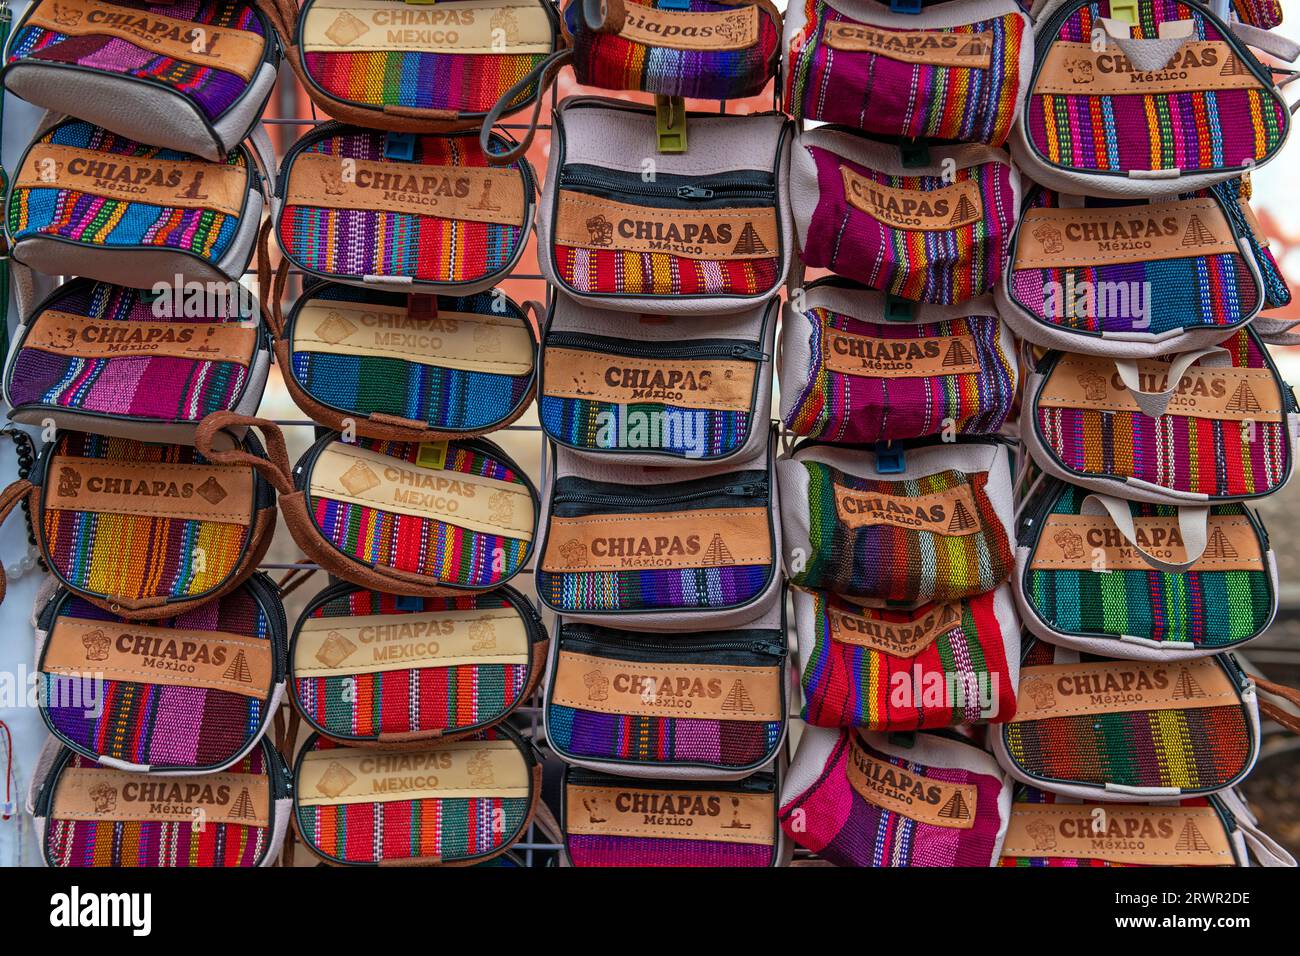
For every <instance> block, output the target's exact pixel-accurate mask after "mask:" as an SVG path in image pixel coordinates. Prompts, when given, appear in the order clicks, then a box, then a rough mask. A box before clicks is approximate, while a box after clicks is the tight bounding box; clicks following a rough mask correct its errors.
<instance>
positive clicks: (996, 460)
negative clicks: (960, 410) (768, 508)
mask: <svg viewBox="0 0 1300 956" xmlns="http://www.w3.org/2000/svg"><path fill="white" fill-rule="evenodd" d="M776 467H777V474H778V477H779V479H780V483H779V487H780V489H781V522H782V526H783V534H782V537H783V539H784V542H785V551H784V552H783V558H784V560H785V568H786V574H787V575H788V576H789V578H790V581H791V583H793V584H795V585H798V586H799V587H803V588H819V589H824V590H827V591H834V592H836V593H837V594H841V595H844V596H846V597H853V598H865V599H869V600H876V601H891V602H895V603H899V604H905V605H912V604H922V603H926V602H930V601H948V602H951V601H957V600H960V599H961V598H966V597H973V596H975V595H977V594H983V593H984V592H985V591H991V590H993V589H994V588H995V587H997V586H998V585H999V584H1001V583H1002V582H1003V581H1005V580H1006V579H1007V577H1008V575H1010V573H1011V568H1012V566H1013V563H1014V557H1015V556H1014V554H1013V551H1012V536H1011V526H1012V521H1011V493H1012V492H1011V465H1010V459H1009V454H1008V449H1007V444H1006V442H1005V441H1003V440H1000V439H996V438H992V437H990V438H969V437H964V436H963V437H961V438H959V439H958V440H957V441H953V442H944V441H932V442H927V441H917V442H900V443H898V444H896V445H891V446H883V445H881V446H876V447H875V448H874V449H873V448H866V447H861V448H848V447H842V446H841V447H837V446H834V445H829V444H825V443H822V442H816V441H812V440H805V441H802V442H800V443H799V444H798V445H796V446H795V448H794V450H793V451H791V452H790V454H789V455H788V456H787V457H785V458H782V459H781V460H780V461H779V462H777V466H776Z"/></svg>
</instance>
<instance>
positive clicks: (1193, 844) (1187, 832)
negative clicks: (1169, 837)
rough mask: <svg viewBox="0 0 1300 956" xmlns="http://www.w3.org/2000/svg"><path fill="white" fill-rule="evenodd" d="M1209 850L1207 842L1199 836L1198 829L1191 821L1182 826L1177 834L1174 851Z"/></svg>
mask: <svg viewBox="0 0 1300 956" xmlns="http://www.w3.org/2000/svg"><path fill="white" fill-rule="evenodd" d="M1209 848H1210V844H1209V841H1207V840H1206V839H1205V837H1204V836H1202V835H1201V831H1200V828H1199V827H1197V825H1196V823H1195V822H1194V821H1192V820H1188V821H1187V822H1186V823H1185V824H1183V829H1182V831H1181V832H1180V833H1179V834H1178V842H1177V843H1175V844H1174V849H1175V850H1191V851H1201V852H1204V851H1205V850H1208V849H1209Z"/></svg>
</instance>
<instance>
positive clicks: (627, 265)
mask: <svg viewBox="0 0 1300 956" xmlns="http://www.w3.org/2000/svg"><path fill="white" fill-rule="evenodd" d="M551 255H552V261H553V262H554V265H555V271H556V274H557V275H558V276H559V278H560V281H561V282H563V283H564V284H565V285H567V286H569V287H570V288H571V289H573V290H574V291H575V292H578V293H588V294H592V295H608V294H623V295H663V296H674V297H677V296H686V295H737V296H757V295H761V294H763V293H765V292H768V291H769V290H771V288H772V287H773V286H774V285H776V281H777V274H778V272H779V271H780V259H779V258H777V257H775V256H773V257H772V258H764V259H727V260H722V261H711V260H705V259H689V258H687V257H685V256H677V255H673V254H672V253H668V252H621V251H619V250H617V249H580V248H578V247H576V246H563V245H556V246H554V247H553V250H552V253H551Z"/></svg>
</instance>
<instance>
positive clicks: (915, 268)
mask: <svg viewBox="0 0 1300 956" xmlns="http://www.w3.org/2000/svg"><path fill="white" fill-rule="evenodd" d="M790 208H791V209H792V211H793V213H794V222H795V230H796V232H797V234H798V238H799V252H800V255H801V256H802V262H803V264H804V265H806V266H813V267H815V268H825V269H830V270H831V271H832V272H834V273H835V274H836V275H841V276H844V277H845V278H848V279H854V280H856V281H858V282H861V283H862V284H864V285H866V286H869V287H870V288H873V289H880V290H881V291H883V292H888V293H890V294H892V295H895V296H898V297H899V298H903V299H910V300H911V301H913V302H930V303H933V304H935V305H955V304H957V303H960V302H965V301H967V300H969V299H973V298H975V297H976V296H980V295H983V294H984V293H986V292H991V291H992V290H993V287H994V286H995V285H997V283H998V280H999V279H1000V278H1001V277H1002V266H1003V259H1004V258H1005V256H1006V254H1007V250H1008V248H1009V247H1010V245H1011V233H1012V230H1013V229H1014V227H1015V223H1016V216H1017V215H1018V214H1019V212H1020V174H1019V173H1017V172H1016V169H1015V167H1014V166H1012V165H1011V160H1010V158H1009V157H1008V156H1007V155H1006V153H1005V152H1004V151H1002V150H1000V149H992V148H990V147H988V146H972V145H961V146H933V147H931V146H927V145H925V144H910V143H904V144H903V145H902V146H901V147H899V146H893V145H890V144H887V143H884V142H879V141H876V140H871V139H867V138H866V137H864V136H861V135H859V134H857V133H854V132H851V131H848V130H844V129H841V128H838V127H821V128H818V129H812V130H807V131H805V132H803V133H801V134H800V135H799V136H798V137H797V138H796V141H795V145H794V148H793V149H792V150H791V153H790Z"/></svg>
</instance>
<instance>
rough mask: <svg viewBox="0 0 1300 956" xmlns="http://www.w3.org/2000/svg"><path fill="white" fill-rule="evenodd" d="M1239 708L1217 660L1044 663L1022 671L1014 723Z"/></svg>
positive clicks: (1228, 681)
mask: <svg viewBox="0 0 1300 956" xmlns="http://www.w3.org/2000/svg"><path fill="white" fill-rule="evenodd" d="M1240 704H1241V698H1240V695H1239V694H1238V693H1237V688H1236V687H1234V686H1233V684H1232V681H1230V680H1229V679H1228V675H1227V674H1225V673H1224V672H1223V670H1222V669H1221V668H1220V667H1219V665H1218V664H1216V663H1215V662H1214V659H1213V658H1201V659H1199V660H1192V661H1185V662H1174V663H1163V662H1158V661H1157V662H1151V661H1092V662H1090V663H1081V664H1046V665H1040V666H1037V667H1025V668H1022V669H1021V671H1020V693H1019V695H1017V697H1016V714H1015V716H1014V717H1013V718H1011V719H1012V720H1013V721H1014V722H1016V723H1022V722H1024V721H1027V720H1046V719H1048V718H1050V717H1073V716H1077V715H1081V714H1120V713H1127V712H1130V711H1135V710H1189V709H1192V708H1196V707H1234V706H1240Z"/></svg>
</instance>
